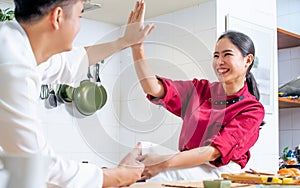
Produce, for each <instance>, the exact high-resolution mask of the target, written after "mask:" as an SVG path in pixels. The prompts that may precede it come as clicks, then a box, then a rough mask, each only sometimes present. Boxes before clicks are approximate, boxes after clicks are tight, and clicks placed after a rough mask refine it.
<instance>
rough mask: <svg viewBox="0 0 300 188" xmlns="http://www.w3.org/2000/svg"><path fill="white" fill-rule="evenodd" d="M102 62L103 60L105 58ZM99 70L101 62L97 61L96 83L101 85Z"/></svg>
mask: <svg viewBox="0 0 300 188" xmlns="http://www.w3.org/2000/svg"><path fill="white" fill-rule="evenodd" d="M101 62H103V60H102V61H101ZM99 71H100V65H99V63H96V75H95V77H96V83H97V85H98V86H101V80H100V73H99Z"/></svg>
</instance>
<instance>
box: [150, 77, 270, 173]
mask: <svg viewBox="0 0 300 188" xmlns="http://www.w3.org/2000/svg"><path fill="white" fill-rule="evenodd" d="M158 78H159V79H160V80H161V81H162V83H163V86H164V89H165V91H166V94H165V96H164V97H163V98H161V99H157V98H153V97H151V96H149V95H148V96H147V98H148V99H149V100H151V101H152V102H153V103H154V104H158V105H162V106H164V107H165V108H166V109H167V110H169V111H170V112H172V113H173V114H175V115H177V116H179V117H181V118H182V119H183V124H182V129H181V133H180V138H179V150H180V151H184V150H189V149H193V148H197V147H201V146H207V145H211V146H213V147H215V148H217V149H218V150H219V151H220V153H221V157H220V158H218V159H216V160H215V161H211V163H212V164H214V165H215V166H222V165H226V164H228V163H229V162H230V161H234V162H236V163H237V164H239V165H240V166H241V167H242V168H244V167H245V166H246V164H247V162H248V160H249V158H250V152H249V149H250V148H251V147H252V146H253V145H254V144H255V142H256V141H257V139H258V135H259V127H260V124H261V123H262V121H263V118H264V114H265V112H264V107H263V105H262V104H261V103H260V102H259V101H257V100H256V99H255V97H254V96H253V95H252V94H251V93H249V91H248V87H247V84H246V82H245V85H244V87H243V88H242V89H241V90H240V91H239V92H238V93H236V94H234V95H230V96H226V95H225V92H224V89H223V87H222V84H221V83H219V82H213V83H210V82H209V81H207V80H197V79H194V80H192V81H172V80H169V79H166V78H161V77H158ZM226 101H228V102H229V104H226ZM236 101H237V102H236ZM222 103H223V104H222ZM230 103H231V104H230Z"/></svg>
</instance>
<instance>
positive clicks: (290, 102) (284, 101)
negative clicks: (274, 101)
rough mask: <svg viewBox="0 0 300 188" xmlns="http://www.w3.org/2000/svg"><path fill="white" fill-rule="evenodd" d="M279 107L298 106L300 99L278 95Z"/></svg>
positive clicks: (299, 105)
mask: <svg viewBox="0 0 300 188" xmlns="http://www.w3.org/2000/svg"><path fill="white" fill-rule="evenodd" d="M278 101H279V108H299V107H300V100H298V99H288V98H283V97H278Z"/></svg>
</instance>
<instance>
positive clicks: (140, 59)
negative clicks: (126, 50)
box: [126, 5, 164, 97]
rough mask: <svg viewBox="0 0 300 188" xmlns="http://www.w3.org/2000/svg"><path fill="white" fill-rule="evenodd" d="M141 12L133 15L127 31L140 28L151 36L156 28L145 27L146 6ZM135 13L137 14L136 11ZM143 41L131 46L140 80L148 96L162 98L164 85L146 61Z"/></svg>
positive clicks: (150, 25) (151, 26)
mask: <svg viewBox="0 0 300 188" xmlns="http://www.w3.org/2000/svg"><path fill="white" fill-rule="evenodd" d="M140 10H141V11H140V12H139V13H138V14H131V16H130V17H129V19H128V23H127V27H126V31H128V32H129V31H130V30H132V27H133V26H134V27H138V28H140V30H146V31H147V34H150V33H151V31H152V30H153V29H154V28H155V26H154V25H152V24H148V25H147V26H146V27H144V26H143V21H144V15H145V8H144V5H143V6H142V8H141V9H140ZM135 13H137V12H136V11H135ZM143 41H144V40H142V41H140V42H139V43H136V44H135V45H132V46H131V50H132V54H133V59H134V62H135V63H134V65H135V69H136V73H137V76H138V79H139V81H140V84H141V86H142V88H143V90H144V92H145V93H146V94H149V95H152V96H153V97H162V96H163V94H164V89H163V87H162V83H161V82H160V81H159V80H158V79H157V78H156V77H155V75H154V73H153V71H152V69H151V67H150V66H149V65H148V63H147V61H146V55H145V51H144V48H143V45H142V42H143Z"/></svg>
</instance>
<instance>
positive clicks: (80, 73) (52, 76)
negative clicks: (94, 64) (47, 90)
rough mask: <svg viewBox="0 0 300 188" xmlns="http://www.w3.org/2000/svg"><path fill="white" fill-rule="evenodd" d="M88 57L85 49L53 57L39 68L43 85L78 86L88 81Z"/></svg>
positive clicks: (73, 50)
mask: <svg viewBox="0 0 300 188" xmlns="http://www.w3.org/2000/svg"><path fill="white" fill-rule="evenodd" d="M88 65H89V63H88V57H87V53H86V50H85V49H84V48H83V47H77V48H76V47H74V48H73V49H72V50H71V51H69V52H64V53H60V54H57V55H54V56H52V57H51V58H49V59H48V61H46V62H44V63H41V64H40V65H39V66H38V71H39V73H40V75H41V78H42V84H50V83H51V84H68V85H71V86H78V85H79V83H80V81H81V80H84V79H87V71H88Z"/></svg>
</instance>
